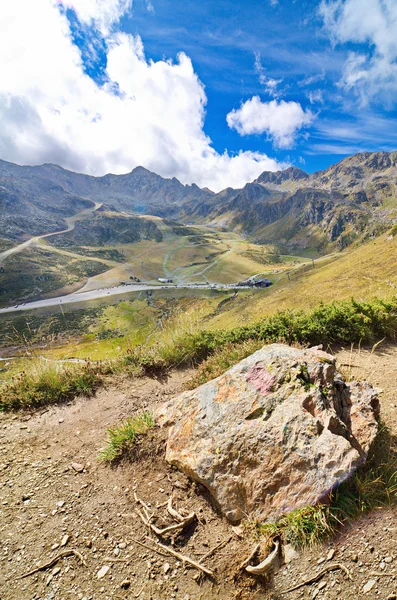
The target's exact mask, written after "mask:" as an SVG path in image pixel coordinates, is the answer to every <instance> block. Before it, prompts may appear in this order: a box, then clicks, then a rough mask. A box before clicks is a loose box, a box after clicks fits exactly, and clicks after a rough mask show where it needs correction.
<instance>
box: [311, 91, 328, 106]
mask: <svg viewBox="0 0 397 600" xmlns="http://www.w3.org/2000/svg"><path fill="white" fill-rule="evenodd" d="M307 97H308V98H309V102H310V104H324V96H323V92H322V90H310V91H309V92H308V94H307Z"/></svg>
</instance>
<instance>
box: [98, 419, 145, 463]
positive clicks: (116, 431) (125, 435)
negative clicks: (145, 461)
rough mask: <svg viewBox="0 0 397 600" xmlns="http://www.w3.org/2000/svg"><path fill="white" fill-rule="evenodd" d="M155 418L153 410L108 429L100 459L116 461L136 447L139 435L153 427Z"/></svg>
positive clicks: (110, 461)
mask: <svg viewBox="0 0 397 600" xmlns="http://www.w3.org/2000/svg"><path fill="white" fill-rule="evenodd" d="M153 427H154V418H153V415H152V413H151V412H148V411H146V412H143V413H142V414H140V415H136V416H135V417H132V418H129V419H126V420H125V421H122V422H121V423H118V424H117V425H114V426H113V427H109V429H108V430H107V433H108V438H107V445H106V447H105V448H104V449H103V450H102V451H101V452H100V454H99V459H100V460H102V461H104V462H108V463H114V462H115V461H117V460H120V458H122V456H123V455H124V454H126V453H128V452H129V451H131V450H132V449H133V448H134V445H135V443H136V439H137V437H138V436H140V435H143V434H145V433H147V432H148V431H149V429H153Z"/></svg>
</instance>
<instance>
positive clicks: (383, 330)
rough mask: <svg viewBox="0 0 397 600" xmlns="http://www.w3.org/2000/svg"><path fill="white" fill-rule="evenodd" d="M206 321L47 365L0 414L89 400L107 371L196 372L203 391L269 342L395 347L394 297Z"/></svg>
mask: <svg viewBox="0 0 397 600" xmlns="http://www.w3.org/2000/svg"><path fill="white" fill-rule="evenodd" d="M204 322H205V316H203V315H201V314H199V313H197V312H196V313H194V312H193V311H186V312H185V313H183V314H182V315H180V318H179V319H178V320H176V319H175V318H170V319H169V320H168V321H167V322H166V323H165V327H164V329H163V330H162V331H161V332H159V333H158V334H156V337H154V336H151V337H150V339H149V340H148V341H147V342H146V343H145V344H143V345H141V346H136V347H134V348H132V349H131V350H130V351H129V352H127V353H126V354H125V355H124V356H123V357H122V358H120V359H117V360H114V361H111V362H110V361H109V362H108V363H106V365H105V364H101V365H99V364H98V363H97V365H96V366H93V365H92V364H90V363H89V362H88V363H87V364H86V365H83V366H82V365H75V366H69V365H68V366H65V365H63V364H61V365H59V366H56V367H55V366H48V364H47V366H46V367H45V368H44V366H43V365H41V369H38V370H36V372H35V371H34V369H33V370H32V369H29V371H26V372H25V371H24V372H22V373H21V374H19V375H17V376H15V377H14V378H13V379H12V380H11V381H9V382H7V383H4V384H3V385H2V386H1V387H0V410H10V409H18V408H26V407H28V408H29V407H35V406H41V405H43V404H50V403H54V402H62V401H64V400H69V399H70V398H73V396H75V395H77V394H81V393H85V394H87V395H90V394H92V393H93V392H94V391H95V389H96V388H97V387H98V386H99V385H101V382H102V379H103V375H104V374H106V373H108V372H113V373H114V372H125V373H126V374H129V375H134V376H138V375H141V374H144V373H147V374H153V373H159V372H164V371H167V370H168V369H170V368H180V367H186V366H189V367H191V366H196V367H197V366H198V365H201V367H200V369H199V371H198V373H197V375H196V377H195V378H194V384H201V383H205V381H208V379H211V378H213V377H216V376H217V375H220V374H221V373H222V372H224V371H225V370H227V369H228V368H229V367H231V366H232V365H233V364H235V363H237V362H238V361H239V360H241V359H242V358H244V357H245V356H247V355H249V354H250V353H251V352H254V351H255V350H257V349H258V348H259V347H260V346H261V345H263V344H266V343H272V342H284V343H287V344H302V345H315V344H323V345H324V346H325V347H327V346H328V345H330V344H349V345H350V344H351V343H359V342H361V343H369V342H371V343H373V342H376V341H379V340H381V339H389V340H395V339H396V333H397V298H392V299H391V300H379V299H374V300H371V301H367V302H359V301H357V300H353V299H352V300H349V301H341V302H333V303H332V304H323V303H321V304H319V305H318V306H317V307H316V308H315V309H313V310H311V311H308V312H303V311H283V312H279V313H277V314H275V315H272V316H269V317H265V318H264V319H262V320H261V321H259V322H258V323H256V324H253V325H247V326H244V327H238V328H235V329H231V330H220V331H206V330H205V329H203V323H204Z"/></svg>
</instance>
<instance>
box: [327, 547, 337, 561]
mask: <svg viewBox="0 0 397 600" xmlns="http://www.w3.org/2000/svg"><path fill="white" fill-rule="evenodd" d="M334 556H335V548H331V550H330V551H329V552H328V554H327V560H332V559H333V558H334Z"/></svg>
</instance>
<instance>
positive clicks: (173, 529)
mask: <svg viewBox="0 0 397 600" xmlns="http://www.w3.org/2000/svg"><path fill="white" fill-rule="evenodd" d="M134 496H135V501H136V502H137V504H140V505H141V507H142V512H141V511H140V510H139V509H137V513H138V516H139V517H140V519H141V521H142V522H143V523H144V524H145V525H146V526H147V527H149V528H150V529H151V530H152V531H153V533H155V534H156V535H157V536H159V537H164V536H168V535H174V534H176V533H179V532H182V531H183V530H184V529H185V527H187V526H188V525H190V523H192V522H193V521H194V519H195V518H196V513H195V512H191V513H190V514H188V515H187V517H183V516H182V515H181V514H179V512H178V511H177V510H175V509H174V508H173V507H172V497H170V499H169V500H168V502H167V510H168V512H169V514H170V515H171V516H172V518H173V519H174V520H175V521H178V522H177V523H175V525H169V526H168V527H164V528H163V529H160V528H159V527H157V526H156V525H154V523H152V522H151V521H152V519H153V517H154V515H153V513H151V510H150V508H149V507H148V505H147V504H146V503H145V502H143V500H141V499H140V498H138V496H137V495H136V494H134ZM142 513H144V514H142Z"/></svg>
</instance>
